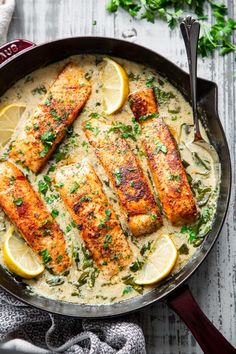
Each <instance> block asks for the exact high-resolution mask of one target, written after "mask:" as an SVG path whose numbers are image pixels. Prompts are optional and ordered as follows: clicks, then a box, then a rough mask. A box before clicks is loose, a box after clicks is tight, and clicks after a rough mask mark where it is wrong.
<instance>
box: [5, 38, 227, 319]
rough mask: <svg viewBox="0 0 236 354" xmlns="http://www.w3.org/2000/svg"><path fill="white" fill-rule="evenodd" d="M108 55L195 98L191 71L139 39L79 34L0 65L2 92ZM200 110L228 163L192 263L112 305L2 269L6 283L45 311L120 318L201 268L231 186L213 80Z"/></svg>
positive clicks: (204, 87) (203, 84) (201, 88)
mask: <svg viewBox="0 0 236 354" xmlns="http://www.w3.org/2000/svg"><path fill="white" fill-rule="evenodd" d="M85 53H88V54H89V53H90V54H105V55H111V56H116V57H121V58H125V59H128V60H131V61H136V62H138V63H143V64H145V65H146V66H150V67H152V68H153V69H155V70H156V71H157V72H159V73H160V74H161V75H162V76H164V77H166V78H167V79H168V80H169V81H170V82H171V83H172V84H173V85H174V86H176V87H177V88H178V89H179V91H180V92H181V93H182V94H183V95H184V96H185V98H186V99H187V100H188V101H189V97H190V88H189V77H188V75H187V74H186V73H185V72H183V71H182V70H181V69H179V68H178V67H177V66H176V65H174V64H173V63H171V62H169V61H168V60H166V59H165V58H163V57H162V56H160V55H158V54H156V53H155V52H153V51H151V50H149V49H146V48H144V47H141V46H138V45H136V44H133V43H129V42H125V41H121V40H115V39H111V38H98V37H77V38H68V39H62V40H58V41H54V42H49V43H46V44H43V45H40V46H36V47H34V48H33V49H30V50H27V51H26V52H24V53H23V54H18V55H16V57H15V58H14V59H13V60H11V61H10V62H8V63H7V64H6V65H4V66H3V67H2V68H1V69H0V96H1V95H2V94H3V93H4V92H5V91H6V90H7V89H8V88H9V87H10V86H11V85H12V84H13V83H15V82H16V81H17V80H19V79H20V78H22V77H24V76H25V75H27V74H29V73H30V72H32V71H34V70H36V69H37V68H39V67H42V66H45V65H47V64H49V63H52V62H55V61H58V60H61V59H63V58H66V57H69V56H71V55H74V54H85ZM198 96H199V108H200V109H201V111H203V112H204V116H205V118H206V123H207V126H208V128H209V131H208V133H209V139H210V141H211V142H212V144H213V145H214V146H215V148H216V150H217V151H218V154H219V157H220V162H221V166H222V177H221V186H220V196H219V200H218V206H217V211H216V217H215V221H214V224H213V228H212V231H211V232H210V233H209V234H208V235H207V237H206V239H205V240H204V242H203V244H202V245H201V247H200V248H199V250H198V251H197V252H196V254H195V256H194V257H193V258H192V259H191V261H190V262H189V263H188V264H187V265H186V266H185V267H184V269H182V270H181V271H180V272H179V273H178V274H176V275H175V276H173V277H170V278H168V279H167V280H166V281H164V282H163V283H162V284H160V285H159V286H158V287H156V288H155V289H153V290H152V291H150V292H148V293H147V294H144V295H141V296H137V297H135V298H133V299H130V300H126V301H124V302H120V303H115V304H111V305H99V306H98V305H76V304H71V303H66V302H60V301H55V300H50V299H47V298H44V297H40V296H37V295H33V294H31V293H30V292H29V291H28V290H27V289H26V288H25V285H24V284H23V283H22V282H21V281H17V280H15V279H14V278H13V277H12V275H10V274H9V273H8V272H6V271H5V270H4V269H3V268H0V286H1V287H3V288H4V289H6V290H7V291H8V292H10V293H11V294H13V295H15V296H16V297H18V298H19V299H20V300H22V301H24V302H26V303H28V304H30V305H33V306H35V307H38V308H40V309H43V310H46V311H49V312H53V313H57V314H61V315H67V316H75V317H87V318H96V317H97V318H99V317H100V318H101V317H109V316H118V315H122V314H126V313H128V312H131V311H135V310H137V309H140V308H142V307H143V306H146V305H148V304H151V303H153V302H155V301H157V300H160V299H163V298H164V297H166V296H167V295H169V294H170V293H171V292H173V291H174V290H175V289H176V288H177V287H178V286H180V285H181V284H182V283H183V282H185V281H186V280H187V279H188V278H189V277H190V275H191V274H192V273H193V272H194V271H195V270H196V269H197V268H198V266H199V265H200V264H201V263H202V261H203V260H204V259H205V257H206V256H207V254H208V252H209V251H210V249H211V248H212V246H213V244H214V242H215V241H216V239H217V237H218V235H219V233H220V230H221V227H222V225H223V222H224V219H225V215H226V212H227V208H228V202H229V197H230V190H231V164H230V155H229V149H228V145H227V141H226V138H225V134H224V131H223V129H222V126H221V123H220V120H219V117H218V112H217V86H216V84H214V83H213V82H211V81H206V80H203V79H198Z"/></svg>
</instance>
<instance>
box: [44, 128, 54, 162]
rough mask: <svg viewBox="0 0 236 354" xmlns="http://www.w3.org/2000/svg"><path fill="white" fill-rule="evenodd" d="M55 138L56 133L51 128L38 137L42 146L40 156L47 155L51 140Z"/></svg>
mask: <svg viewBox="0 0 236 354" xmlns="http://www.w3.org/2000/svg"><path fill="white" fill-rule="evenodd" d="M55 139H56V134H55V133H54V132H53V131H52V130H51V129H49V130H47V131H46V132H45V133H44V134H43V135H42V136H41V138H40V140H41V141H42V143H43V145H44V148H43V150H41V151H40V156H41V157H44V156H46V155H47V153H48V151H49V148H50V147H51V146H52V144H53V141H54V140H55Z"/></svg>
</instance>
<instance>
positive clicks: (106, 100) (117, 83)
mask: <svg viewBox="0 0 236 354" xmlns="http://www.w3.org/2000/svg"><path fill="white" fill-rule="evenodd" d="M103 60H104V62H105V66H104V68H103V72H102V83H103V86H102V92H103V107H104V112H105V113H106V114H112V113H115V112H116V111H118V109H120V108H121V107H122V106H123V104H124V103H125V101H126V99H127V97H128V94H129V79H128V76H127V74H126V72H125V70H124V69H123V68H122V66H121V65H120V64H118V63H116V62H115V61H114V60H112V59H109V58H104V59H103Z"/></svg>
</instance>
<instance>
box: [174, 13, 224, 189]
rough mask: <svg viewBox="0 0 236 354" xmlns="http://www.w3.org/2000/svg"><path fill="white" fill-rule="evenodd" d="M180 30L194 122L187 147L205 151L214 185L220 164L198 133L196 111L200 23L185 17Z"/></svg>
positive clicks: (218, 174)
mask: <svg viewBox="0 0 236 354" xmlns="http://www.w3.org/2000/svg"><path fill="white" fill-rule="evenodd" d="M180 29H181V32H182V36H183V39H184V43H185V48H186V52H187V57H188V66H189V76H190V88H191V98H192V110H193V121H194V139H193V141H192V142H190V143H188V147H189V149H190V150H191V145H192V148H194V144H195V145H198V147H201V148H202V149H204V150H205V152H206V153H207V154H208V155H209V156H210V158H211V160H212V164H213V168H214V170H215V180H216V184H217V182H218V181H219V178H220V163H219V157H218V154H217V152H216V150H215V148H214V147H213V146H212V145H211V144H210V143H209V142H207V141H206V140H204V139H203V137H202V135H201V132H200V124H199V117H198V111H197V45H198V38H199V32H200V23H199V22H197V21H196V20H195V19H193V18H192V17H191V16H188V17H186V18H185V19H184V20H183V21H182V23H181V24H180Z"/></svg>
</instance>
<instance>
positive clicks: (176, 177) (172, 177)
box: [168, 175, 180, 181]
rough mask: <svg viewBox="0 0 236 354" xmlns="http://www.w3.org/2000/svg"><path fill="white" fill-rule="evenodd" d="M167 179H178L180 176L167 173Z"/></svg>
mask: <svg viewBox="0 0 236 354" xmlns="http://www.w3.org/2000/svg"><path fill="white" fill-rule="evenodd" d="M168 180H169V181H180V176H179V175H169V177H168Z"/></svg>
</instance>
